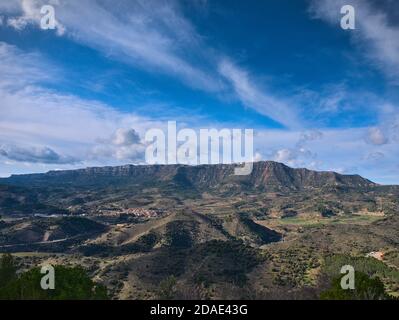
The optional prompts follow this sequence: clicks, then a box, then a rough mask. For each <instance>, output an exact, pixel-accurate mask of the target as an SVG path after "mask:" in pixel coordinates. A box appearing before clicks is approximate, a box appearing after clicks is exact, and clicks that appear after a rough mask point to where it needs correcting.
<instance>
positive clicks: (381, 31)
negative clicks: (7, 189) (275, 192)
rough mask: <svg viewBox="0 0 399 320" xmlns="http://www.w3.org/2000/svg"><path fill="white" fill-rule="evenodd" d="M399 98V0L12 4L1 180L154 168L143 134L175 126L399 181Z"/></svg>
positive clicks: (271, 155) (4, 27) (6, 9)
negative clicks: (146, 157)
mask: <svg viewBox="0 0 399 320" xmlns="http://www.w3.org/2000/svg"><path fill="white" fill-rule="evenodd" d="M348 4H349V5H352V6H353V8H354V9H355V29H346V30H345V29H343V28H341V24H340V23H341V18H342V17H343V14H341V12H340V11H341V7H342V6H343V5H348ZM44 5H51V6H53V8H54V10H55V11H54V13H55V18H56V25H55V29H53V30H46V29H42V28H41V27H40V22H41V19H42V17H43V14H42V13H41V12H40V10H41V8H42V6H44ZM398 89H399V2H397V1H394V0H380V1H377V0H353V1H350V0H345V1H341V0H303V1H302V0H297V1H292V0H248V1H243V0H184V1H183V0H182V1H177V0H168V1H161V0H153V1H152V0H137V1H136V0H118V1H111V0H97V1H95V0H79V1H78V0H68V1H67V0H7V1H1V2H0V177H7V176H9V175H11V174H21V173H34V172H46V171H49V170H60V169H74V168H82V167H88V166H105V165H121V164H127V163H133V164H142V163H143V154H144V152H145V147H146V145H145V142H144V136H145V133H146V132H147V131H148V130H149V129H152V128H165V127H166V124H167V122H168V121H176V122H177V123H178V127H179V128H193V129H195V130H198V129H200V128H218V129H221V128H241V129H246V128H251V129H254V132H255V137H254V148H255V151H256V159H257V160H274V161H279V162H282V163H285V164H287V165H289V166H292V167H306V168H309V169H313V170H323V171H324V170H333V171H336V172H339V173H344V174H360V175H362V176H364V177H366V178H368V179H371V180H373V181H375V182H378V183H382V184H399V148H398V147H399V113H398V109H399V90H398Z"/></svg>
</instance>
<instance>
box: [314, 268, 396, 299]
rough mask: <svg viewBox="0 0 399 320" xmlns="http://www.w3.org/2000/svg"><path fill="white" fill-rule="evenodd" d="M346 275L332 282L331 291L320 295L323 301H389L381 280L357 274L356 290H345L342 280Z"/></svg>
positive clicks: (361, 273) (357, 272) (360, 273)
mask: <svg viewBox="0 0 399 320" xmlns="http://www.w3.org/2000/svg"><path fill="white" fill-rule="evenodd" d="M343 276H344V275H342V276H340V277H337V278H335V279H333V280H332V284H331V287H330V289H328V290H326V291H324V292H322V293H321V294H320V299H322V300H387V299H390V296H389V295H388V294H387V293H386V292H385V288H384V284H383V283H382V282H381V280H380V279H379V278H378V277H376V278H370V277H369V276H368V275H367V274H365V273H363V272H359V271H356V272H355V289H353V290H350V289H348V290H344V289H342V287H341V279H342V277H343Z"/></svg>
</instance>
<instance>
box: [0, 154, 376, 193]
mask: <svg viewBox="0 0 399 320" xmlns="http://www.w3.org/2000/svg"><path fill="white" fill-rule="evenodd" d="M236 167H237V164H213V165H196V166H189V165H179V164H174V165H123V166H113V167H112V166H107V167H88V168H83V169H75V170H59V171H49V172H47V173H36V174H21V175H12V176H10V177H9V178H1V179H0V184H2V183H3V184H10V185H13V184H15V185H42V184H52V183H57V184H61V185H62V184H65V183H69V184H76V183H82V184H90V183H95V181H96V180H97V181H100V180H107V181H108V182H109V183H112V182H115V183H118V180H119V182H124V183H131V182H133V183H138V184H140V183H144V182H145V183H156V182H168V183H175V184H178V185H181V186H182V187H184V186H186V187H189V186H192V187H198V188H207V187H208V188H209V187H211V188H216V187H218V186H220V185H242V186H246V187H250V188H256V189H258V188H260V189H262V188H269V189H270V188H273V187H277V188H278V187H280V188H288V189H302V188H320V187H324V186H344V187H355V188H357V187H360V188H364V187H374V186H378V184H377V183H374V182H372V181H370V180H368V179H366V178H363V177H361V176H360V175H344V174H339V173H337V172H333V171H314V170H309V169H306V168H291V167H289V166H287V165H285V164H282V163H279V162H274V161H259V162H254V164H253V170H252V173H251V174H249V175H248V176H235V175H234V168H236ZM114 180H115V181H114Z"/></svg>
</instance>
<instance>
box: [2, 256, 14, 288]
mask: <svg viewBox="0 0 399 320" xmlns="http://www.w3.org/2000/svg"><path fill="white" fill-rule="evenodd" d="M16 271H17V268H16V266H15V262H14V258H13V256H12V255H11V254H9V253H5V254H3V255H2V257H1V259H0V288H2V287H4V286H6V285H7V284H8V283H10V282H11V281H13V280H15V279H16V277H17V275H16Z"/></svg>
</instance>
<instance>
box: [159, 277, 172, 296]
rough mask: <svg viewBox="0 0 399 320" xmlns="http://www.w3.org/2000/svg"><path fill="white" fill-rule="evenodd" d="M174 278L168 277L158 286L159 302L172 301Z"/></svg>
mask: <svg viewBox="0 0 399 320" xmlns="http://www.w3.org/2000/svg"><path fill="white" fill-rule="evenodd" d="M175 286H176V278H175V277H174V276H169V277H167V278H166V279H164V280H162V281H161V283H160V284H159V298H160V299H161V300H172V299H173V298H174V296H175Z"/></svg>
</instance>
